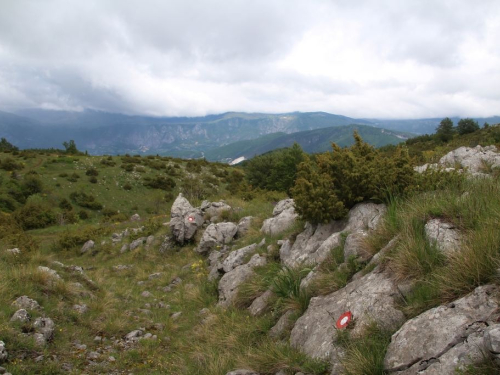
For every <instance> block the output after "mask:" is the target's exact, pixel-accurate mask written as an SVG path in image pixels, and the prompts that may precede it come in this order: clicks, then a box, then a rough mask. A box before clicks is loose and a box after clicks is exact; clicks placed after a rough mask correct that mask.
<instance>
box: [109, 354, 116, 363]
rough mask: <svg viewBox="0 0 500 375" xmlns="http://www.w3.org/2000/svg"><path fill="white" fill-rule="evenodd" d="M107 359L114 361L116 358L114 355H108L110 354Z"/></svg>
mask: <svg viewBox="0 0 500 375" xmlns="http://www.w3.org/2000/svg"><path fill="white" fill-rule="evenodd" d="M108 361H109V362H115V361H116V359H115V357H113V356H112V355H110V356H109V357H108Z"/></svg>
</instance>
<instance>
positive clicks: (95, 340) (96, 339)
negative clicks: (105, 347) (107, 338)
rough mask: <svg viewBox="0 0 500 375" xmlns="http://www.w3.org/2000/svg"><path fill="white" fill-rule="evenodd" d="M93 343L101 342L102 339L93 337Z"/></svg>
mask: <svg viewBox="0 0 500 375" xmlns="http://www.w3.org/2000/svg"><path fill="white" fill-rule="evenodd" d="M94 342H102V337H101V336H96V337H94Z"/></svg>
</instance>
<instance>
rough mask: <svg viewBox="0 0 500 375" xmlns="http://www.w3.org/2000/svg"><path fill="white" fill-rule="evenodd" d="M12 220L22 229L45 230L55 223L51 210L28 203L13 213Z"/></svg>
mask: <svg viewBox="0 0 500 375" xmlns="http://www.w3.org/2000/svg"><path fill="white" fill-rule="evenodd" d="M13 215H14V218H15V220H16V221H17V222H18V223H19V225H20V226H21V227H22V228H23V229H24V230H28V229H37V228H45V227H48V226H49V225H52V224H54V223H55V222H56V216H55V214H54V212H53V211H52V209H51V208H50V207H48V206H46V205H43V204H40V203H36V202H28V203H26V204H25V205H24V206H22V207H20V208H19V209H17V210H16V211H15V212H14V214H13Z"/></svg>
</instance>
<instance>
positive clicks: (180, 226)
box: [170, 194, 204, 244]
mask: <svg viewBox="0 0 500 375" xmlns="http://www.w3.org/2000/svg"><path fill="white" fill-rule="evenodd" d="M170 216H171V220H170V229H171V231H172V234H173V236H174V239H175V241H177V242H179V243H180V244H183V243H184V242H185V241H189V240H190V239H191V238H193V236H194V235H195V233H196V231H197V230H198V228H199V227H201V226H202V225H203V222H204V220H203V215H202V212H201V210H199V209H196V208H193V206H191V204H190V203H189V201H188V200H187V199H186V198H184V197H183V196H182V194H179V196H178V197H177V199H176V200H175V201H174V204H173V205H172V210H171V212H170Z"/></svg>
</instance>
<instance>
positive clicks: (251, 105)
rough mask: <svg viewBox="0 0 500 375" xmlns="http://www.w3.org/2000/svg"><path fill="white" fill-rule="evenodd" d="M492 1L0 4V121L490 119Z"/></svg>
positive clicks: (499, 15) (497, 7)
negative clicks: (84, 114) (112, 116)
mask: <svg viewBox="0 0 500 375" xmlns="http://www.w3.org/2000/svg"><path fill="white" fill-rule="evenodd" d="M499 47H500V1H499V0H478V1H471V0H448V1H447V0H404V1H403V0H373V1H371V0H330V1H327V0H303V1H301V0H225V1H222V0H177V1H173V0H141V1H136V0H31V1H30V0H0V109H3V110H6V111H13V110H16V109H19V108H32V107H35V108H48V109H64V110H82V109H84V108H91V109H98V110H105V111H111V112H122V113H129V114H147V115H159V116H194V115H205V114H214V113H221V112H226V111H246V112H268V113H280V112H289V111H303V112H305V111H325V112H330V113H336V114H343V115H346V116H351V117H379V118H416V117H442V116H453V115H461V116H478V117H479V116H482V117H485V116H491V115H500V48H499Z"/></svg>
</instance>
